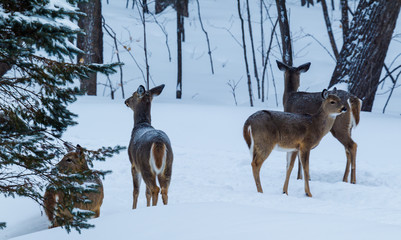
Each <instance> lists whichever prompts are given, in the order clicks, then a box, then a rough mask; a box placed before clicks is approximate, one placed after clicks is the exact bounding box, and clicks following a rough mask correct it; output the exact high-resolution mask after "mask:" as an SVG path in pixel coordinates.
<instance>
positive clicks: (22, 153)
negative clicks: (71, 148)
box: [0, 0, 122, 231]
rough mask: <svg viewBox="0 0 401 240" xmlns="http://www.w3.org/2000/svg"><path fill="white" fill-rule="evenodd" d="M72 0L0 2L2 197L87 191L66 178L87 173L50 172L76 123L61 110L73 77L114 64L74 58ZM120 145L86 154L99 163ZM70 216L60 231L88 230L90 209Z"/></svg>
mask: <svg viewBox="0 0 401 240" xmlns="http://www.w3.org/2000/svg"><path fill="white" fill-rule="evenodd" d="M67 1H68V2H67ZM77 2H78V0H65V1H64V2H63V1H49V0H4V1H1V2H0V193H1V194H3V195H4V196H6V197H10V196H11V197H15V196H24V197H29V198H31V199H33V200H34V201H36V202H37V203H38V204H40V205H43V192H44V189H45V188H46V187H47V186H48V185H49V183H51V185H52V186H53V187H54V186H55V187H56V188H59V189H61V190H62V191H64V192H65V193H70V194H71V193H76V192H85V191H93V190H91V189H86V188H83V187H82V186H80V185H79V184H74V182H73V181H71V180H74V181H78V182H83V181H85V179H87V178H88V177H89V176H90V175H91V174H93V172H91V171H90V172H88V171H87V172H82V173H80V174H76V175H75V176H70V177H68V176H67V177H66V176H64V177H60V175H59V174H58V173H57V172H55V171H51V169H52V166H54V164H55V163H56V161H57V160H59V159H61V156H63V155H64V154H65V151H66V150H65V149H64V146H63V145H64V144H63V143H64V141H63V140H62V138H61V137H62V134H63V132H64V131H65V130H66V129H67V127H69V126H72V125H74V124H76V122H75V121H74V117H75V116H76V115H75V114H74V113H72V112H70V111H69V110H68V109H67V105H68V104H71V103H72V102H74V101H75V100H76V94H77V93H78V88H73V87H71V86H72V85H73V83H74V80H77V79H79V78H80V77H85V76H87V75H88V73H90V72H101V73H104V74H111V73H114V70H113V67H114V66H115V64H110V65H105V64H103V65H99V64H93V65H90V64H83V63H75V56H76V55H77V54H78V53H81V51H80V50H79V49H78V48H76V47H75V46H74V44H73V43H72V42H73V41H74V40H75V39H76V36H77V34H78V33H79V32H80V31H81V30H80V29H79V28H78V26H77V25H76V24H75V23H74V22H76V21H77V20H78V17H79V15H80V13H79V12H78V11H77V7H76V4H77ZM121 149H122V147H120V146H117V147H114V148H111V147H108V148H106V147H103V148H101V149H99V150H97V151H87V154H88V156H87V159H88V161H89V163H91V161H92V160H104V159H105V157H110V156H111V155H112V154H113V153H117V152H119V151H120V150H121ZM106 173H107V172H97V174H99V175H104V174H106ZM72 178H73V179H72ZM81 200H82V199H81ZM67 208H68V209H69V210H70V211H72V210H73V209H72V205H71V206H67ZM73 215H74V219H73V221H67V220H66V219H63V218H62V217H61V218H59V219H56V220H57V221H58V222H61V223H64V224H66V225H65V228H66V230H67V231H70V229H71V228H75V229H76V230H78V231H80V229H82V228H88V227H91V225H89V224H87V223H86V220H87V218H88V217H90V216H91V215H92V214H91V213H88V212H82V211H73ZM4 226H5V224H4V223H0V228H2V227H4Z"/></svg>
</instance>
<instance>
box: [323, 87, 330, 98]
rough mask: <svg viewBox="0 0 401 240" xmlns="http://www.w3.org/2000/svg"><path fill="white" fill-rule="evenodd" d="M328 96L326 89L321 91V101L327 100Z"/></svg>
mask: <svg viewBox="0 0 401 240" xmlns="http://www.w3.org/2000/svg"><path fill="white" fill-rule="evenodd" d="M328 96H329V92H328V91H327V89H323V91H322V98H323V99H327V97H328Z"/></svg>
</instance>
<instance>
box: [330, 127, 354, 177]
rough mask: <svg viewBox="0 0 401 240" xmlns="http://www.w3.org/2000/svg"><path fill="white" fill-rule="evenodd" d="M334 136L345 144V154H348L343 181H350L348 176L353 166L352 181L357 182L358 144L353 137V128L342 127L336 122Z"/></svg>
mask: <svg viewBox="0 0 401 240" xmlns="http://www.w3.org/2000/svg"><path fill="white" fill-rule="evenodd" d="M331 133H332V134H333V136H334V137H335V138H336V139H337V140H338V141H339V142H340V143H341V144H342V145H343V146H344V149H345V154H346V156H347V163H346V166H345V172H344V177H343V182H348V176H349V172H350V167H351V183H353V184H355V183H356V151H357V147H358V145H357V144H356V143H355V142H354V141H353V140H352V138H351V129H350V128H345V127H344V126H343V127H340V126H339V125H337V124H335V125H334V126H333V128H332V129H331Z"/></svg>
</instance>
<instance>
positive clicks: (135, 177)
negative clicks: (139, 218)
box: [131, 164, 141, 209]
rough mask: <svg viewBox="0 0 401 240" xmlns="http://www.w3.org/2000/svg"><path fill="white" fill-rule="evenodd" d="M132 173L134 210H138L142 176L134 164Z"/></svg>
mask: <svg viewBox="0 0 401 240" xmlns="http://www.w3.org/2000/svg"><path fill="white" fill-rule="evenodd" d="M131 173H132V182H133V185H134V192H133V203H132V209H136V207H137V204H138V196H139V188H140V186H141V174H140V173H139V172H138V171H137V170H136V168H135V165H134V164H132V166H131Z"/></svg>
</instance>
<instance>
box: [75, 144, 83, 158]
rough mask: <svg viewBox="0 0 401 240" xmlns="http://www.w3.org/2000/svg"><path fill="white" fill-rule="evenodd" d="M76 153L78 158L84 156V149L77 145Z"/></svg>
mask: <svg viewBox="0 0 401 240" xmlns="http://www.w3.org/2000/svg"><path fill="white" fill-rule="evenodd" d="M76 152H77V153H78V155H79V156H81V155H82V154H84V149H83V148H82V147H81V145H79V144H77V147H76Z"/></svg>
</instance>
